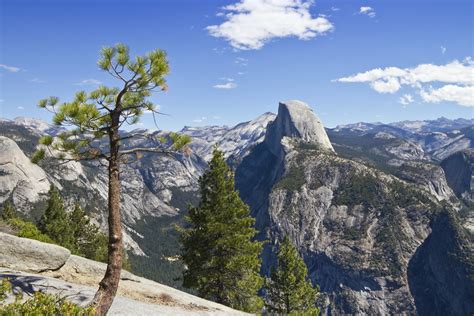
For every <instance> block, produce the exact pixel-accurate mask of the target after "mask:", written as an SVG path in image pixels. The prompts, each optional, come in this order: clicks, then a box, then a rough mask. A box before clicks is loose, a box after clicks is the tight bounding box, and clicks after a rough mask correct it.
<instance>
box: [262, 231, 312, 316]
mask: <svg viewBox="0 0 474 316" xmlns="http://www.w3.org/2000/svg"><path fill="white" fill-rule="evenodd" d="M277 256H278V266H277V269H272V271H271V273H270V279H269V280H267V281H266V282H265V283H266V284H265V289H266V294H267V301H266V304H265V305H266V307H267V309H268V310H269V311H270V312H272V313H276V314H299V313H301V312H304V314H305V315H319V313H320V310H319V308H316V307H315V301H316V295H317V293H318V290H319V288H318V287H316V288H313V286H312V284H311V281H310V280H308V279H307V274H308V269H307V267H306V265H305V263H304V261H303V259H302V258H301V257H300V255H299V254H298V251H297V250H296V248H295V247H294V246H293V245H292V244H291V242H290V240H289V239H288V237H285V239H284V240H283V243H282V244H281V245H280V249H279V250H278V254H277Z"/></svg>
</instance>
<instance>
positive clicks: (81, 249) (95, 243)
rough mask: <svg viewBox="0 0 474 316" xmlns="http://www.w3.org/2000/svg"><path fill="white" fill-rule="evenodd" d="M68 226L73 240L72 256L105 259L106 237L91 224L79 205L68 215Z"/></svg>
mask: <svg viewBox="0 0 474 316" xmlns="http://www.w3.org/2000/svg"><path fill="white" fill-rule="evenodd" d="M69 225H70V227H71V234H72V239H73V247H72V249H71V251H72V252H73V253H74V254H77V255H79V256H84V257H86V258H89V259H93V260H97V261H105V260H106V259H107V237H106V236H105V235H104V234H102V233H101V232H100V231H99V228H98V227H97V226H96V225H94V224H93V223H91V221H90V219H89V217H88V216H87V215H86V212H85V211H84V210H83V209H82V207H81V206H80V205H79V204H76V205H75V206H74V209H73V211H72V212H71V213H70V214H69Z"/></svg>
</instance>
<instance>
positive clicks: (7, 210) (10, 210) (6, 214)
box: [2, 201, 17, 221]
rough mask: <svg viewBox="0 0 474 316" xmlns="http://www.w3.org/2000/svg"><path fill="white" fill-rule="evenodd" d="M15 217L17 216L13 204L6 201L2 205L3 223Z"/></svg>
mask: <svg viewBox="0 0 474 316" xmlns="http://www.w3.org/2000/svg"><path fill="white" fill-rule="evenodd" d="M16 217H17V214H16V210H15V207H14V206H13V203H12V202H10V201H6V202H5V203H4V204H3V212H2V219H3V220H4V221H8V220H10V219H12V218H16Z"/></svg>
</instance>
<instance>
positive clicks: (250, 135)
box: [181, 113, 275, 161]
mask: <svg viewBox="0 0 474 316" xmlns="http://www.w3.org/2000/svg"><path fill="white" fill-rule="evenodd" d="M274 119H275V114H273V113H264V114H263V115H260V116H259V117H257V118H256V119H254V120H251V121H249V122H243V123H240V124H237V125H236V126H234V127H226V126H208V127H185V128H184V129H182V130H181V133H183V134H186V135H189V136H191V137H192V138H193V141H192V143H191V145H190V146H191V149H192V150H193V152H195V153H196V154H197V155H199V156H200V157H202V158H204V160H206V161H209V160H210V159H211V158H212V150H213V148H214V145H217V146H219V149H220V150H222V152H223V153H224V156H225V157H226V158H227V157H232V158H233V159H234V160H237V161H240V160H241V159H242V158H243V157H244V156H245V155H247V154H248V151H249V149H250V147H252V146H254V145H256V144H258V143H260V142H262V141H263V138H264V137H265V131H266V129H267V125H268V124H269V123H270V122H272V121H273V120H274Z"/></svg>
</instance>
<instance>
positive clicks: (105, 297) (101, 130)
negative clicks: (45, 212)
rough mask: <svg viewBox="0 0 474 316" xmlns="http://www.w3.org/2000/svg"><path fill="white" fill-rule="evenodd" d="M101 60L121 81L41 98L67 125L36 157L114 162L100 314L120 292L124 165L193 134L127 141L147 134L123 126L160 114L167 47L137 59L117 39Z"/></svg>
mask: <svg viewBox="0 0 474 316" xmlns="http://www.w3.org/2000/svg"><path fill="white" fill-rule="evenodd" d="M98 65H99V68H100V69H101V70H103V71H105V72H107V73H108V74H109V75H110V76H112V77H113V78H114V79H115V80H117V82H118V87H106V86H100V87H98V88H97V89H96V90H93V91H91V92H89V93H87V92H86V91H79V92H77V93H76V95H75V97H74V99H73V100H72V101H71V102H65V103H62V104H59V99H58V98H57V97H54V96H51V97H49V98H47V99H43V100H41V101H40V102H39V106H40V107H41V108H44V109H46V110H48V111H50V112H52V113H53V114H54V117H53V122H54V124H56V125H57V126H61V127H65V128H64V129H63V132H61V133H60V134H59V135H57V137H55V138H53V137H52V136H43V137H42V138H41V139H40V141H39V143H40V145H41V147H40V149H39V150H38V151H37V152H35V154H34V155H33V157H32V159H31V160H32V161H33V162H36V163H38V162H40V161H41V160H42V159H44V158H45V157H46V153H48V159H49V158H56V159H59V160H62V161H71V160H72V161H85V160H87V161H90V160H101V161H103V162H106V164H107V165H108V180H109V183H108V228H109V232H108V247H107V248H108V255H107V270H106V272H105V275H104V277H103V279H102V280H101V282H100V283H99V289H98V290H97V292H96V295H95V296H94V299H93V300H92V302H91V305H92V306H93V307H94V310H95V314H96V315H105V314H106V313H107V311H108V310H109V308H110V306H111V305H112V302H113V300H114V297H115V295H116V293H117V289H118V284H119V282H120V271H121V266H122V256H123V235H122V221H121V214H120V170H121V165H122V164H123V163H127V162H130V161H134V160H136V159H139V156H140V154H141V153H143V152H149V153H159V154H172V153H175V152H177V151H178V150H181V149H185V146H186V144H187V143H189V141H190V138H189V136H186V135H178V134H176V133H171V134H170V136H169V137H168V138H162V137H158V138H157V139H151V140H152V141H153V146H150V147H145V148H140V147H132V148H123V146H122V145H123V142H124V140H125V139H129V140H130V139H131V138H143V137H144V134H143V133H140V132H138V131H137V132H135V133H129V134H128V135H125V136H124V135H123V134H122V133H120V131H119V129H120V128H124V127H125V126H126V125H134V124H137V123H138V122H139V120H140V117H141V116H142V115H143V113H144V112H145V111H146V112H151V113H152V114H153V115H155V114H159V113H160V112H158V111H157V110H156V105H155V104H153V102H151V101H150V100H149V97H150V96H151V94H152V93H153V92H156V91H158V90H161V91H164V90H166V89H167V85H166V80H165V76H166V75H167V74H168V72H169V65H168V61H167V58H166V53H165V52H164V51H162V50H160V49H156V50H154V51H152V52H150V53H148V54H146V55H143V56H137V57H136V58H135V59H132V58H130V54H129V49H128V47H127V46H126V45H123V44H117V45H116V46H114V47H104V48H103V49H102V51H101V57H100V59H99V62H98ZM147 137H149V136H148V135H147Z"/></svg>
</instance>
